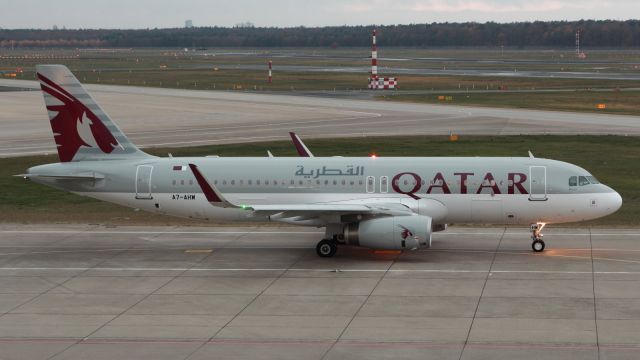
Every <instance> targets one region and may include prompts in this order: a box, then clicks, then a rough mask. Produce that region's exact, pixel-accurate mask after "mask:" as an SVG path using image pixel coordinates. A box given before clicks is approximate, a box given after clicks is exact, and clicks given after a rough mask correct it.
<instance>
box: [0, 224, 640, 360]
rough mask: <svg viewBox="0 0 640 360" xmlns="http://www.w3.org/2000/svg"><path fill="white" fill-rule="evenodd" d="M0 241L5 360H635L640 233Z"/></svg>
mask: <svg viewBox="0 0 640 360" xmlns="http://www.w3.org/2000/svg"><path fill="white" fill-rule="evenodd" d="M321 235H322V234H321V233H319V232H318V231H317V230H315V229H306V228H302V229H300V228H290V227H283V228H277V227H243V228H234V227H204V228H199V227H100V226H81V225H37V226H36V225H32V226H24V225H11V224H4V225H0V358H2V359H3V360H4V359H56V360H61V359H88V358H90V359H114V358H135V359H154V360H157V359H191V360H195V359H211V358H216V359H257V358H260V359H302V358H304V359H386V358H388V359H391V358H393V359H445V360H446V359H455V360H459V359H465V360H467V359H516V358H517V359H541V358H544V359H568V358H573V359H597V358H602V359H605V358H606V359H637V358H638V357H639V356H640V346H639V345H638V344H640V231H638V230H637V229H635V230H620V229H579V228H575V229H558V228H553V227H551V228H549V229H548V230H547V232H546V237H545V240H546V242H547V245H548V250H547V251H545V252H544V253H542V254H534V253H532V252H531V250H530V248H529V246H530V241H529V239H528V233H527V232H526V230H525V229H504V228H456V227H454V228H451V229H449V230H447V231H446V232H442V233H437V234H435V235H434V246H433V248H432V249H427V250H423V251H417V252H405V253H373V252H371V251H369V250H365V249H349V248H341V249H340V251H339V253H338V255H337V256H336V257H335V258H332V259H321V258H318V257H317V256H316V254H315V251H314V245H315V243H316V242H317V240H318V239H319V238H320V237H321Z"/></svg>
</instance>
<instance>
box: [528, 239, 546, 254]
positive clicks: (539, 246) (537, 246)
mask: <svg viewBox="0 0 640 360" xmlns="http://www.w3.org/2000/svg"><path fill="white" fill-rule="evenodd" d="M531 249H533V251H535V252H542V251H544V241H542V240H541V239H536V240H534V241H533V243H531Z"/></svg>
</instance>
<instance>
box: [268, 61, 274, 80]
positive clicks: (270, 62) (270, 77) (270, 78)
mask: <svg viewBox="0 0 640 360" xmlns="http://www.w3.org/2000/svg"><path fill="white" fill-rule="evenodd" d="M272 63H273V62H272V61H271V60H269V78H268V79H267V81H268V82H269V84H271V80H273V78H272V76H271V64H272Z"/></svg>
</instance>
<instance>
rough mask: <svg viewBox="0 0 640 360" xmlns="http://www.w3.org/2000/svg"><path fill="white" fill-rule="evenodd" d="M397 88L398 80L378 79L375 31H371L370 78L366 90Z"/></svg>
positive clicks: (393, 78)
mask: <svg viewBox="0 0 640 360" xmlns="http://www.w3.org/2000/svg"><path fill="white" fill-rule="evenodd" d="M397 86H398V78H395V77H392V78H387V77H385V78H380V77H379V76H378V45H377V44H376V29H373V42H372V43H371V77H369V85H368V88H369V89H371V90H384V89H395V88H396V87H397Z"/></svg>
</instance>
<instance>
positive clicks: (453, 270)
mask: <svg viewBox="0 0 640 360" xmlns="http://www.w3.org/2000/svg"><path fill="white" fill-rule="evenodd" d="M89 270H91V271H112V272H122V271H141V272H144V271H147V272H158V271H180V272H184V271H195V272H206V271H218V272H259V271H292V272H344V273H358V272H369V273H386V272H390V273H451V274H457V273H463V274H464V273H479V274H486V273H487V272H489V271H488V270H455V269H389V270H387V269H313V268H309V269H306V268H292V269H287V268H255V269H252V268H188V267H181V268H113V267H94V268H91V267H0V271H89ZM490 273H491V274H518V273H522V274H599V275H607V274H612V275H620V274H621V275H640V271H594V272H591V271H554V270H492V271H491V272H490Z"/></svg>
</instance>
